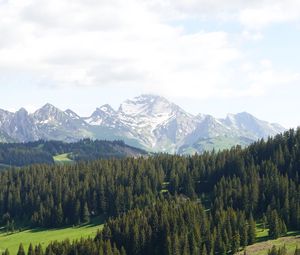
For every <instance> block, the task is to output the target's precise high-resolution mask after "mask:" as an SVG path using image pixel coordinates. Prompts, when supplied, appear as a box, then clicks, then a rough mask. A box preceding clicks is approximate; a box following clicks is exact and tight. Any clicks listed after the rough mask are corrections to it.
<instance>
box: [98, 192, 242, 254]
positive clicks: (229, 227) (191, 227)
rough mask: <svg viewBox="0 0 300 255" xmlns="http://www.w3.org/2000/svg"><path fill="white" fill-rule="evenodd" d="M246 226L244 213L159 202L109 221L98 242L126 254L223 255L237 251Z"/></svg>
mask: <svg viewBox="0 0 300 255" xmlns="http://www.w3.org/2000/svg"><path fill="white" fill-rule="evenodd" d="M244 227H248V226H247V225H246V216H245V214H244V213H243V212H236V211H234V210H233V209H228V210H227V211H224V210H221V211H216V212H214V213H213V214H211V213H207V212H205V210H204V208H203V206H202V205H201V204H199V203H197V202H193V201H189V200H186V199H185V198H177V199H176V200H175V201H173V200H171V201H166V200H162V201H158V202H157V203H156V204H155V205H154V206H150V207H147V208H145V209H143V210H140V209H135V210H132V211H130V212H128V213H126V214H123V215H121V216H119V217H117V218H115V219H112V220H109V221H108V222H107V224H106V225H105V227H104V229H103V231H102V232H101V233H99V234H98V235H97V237H96V241H99V240H110V241H111V242H114V243H116V244H117V246H118V247H121V246H124V248H125V250H126V251H127V254H133V255H134V254H145V255H147V254H149V255H150V254H157V255H159V254H170V255H171V254H222V253H224V254H225V253H226V252H227V251H237V250H238V249H239V247H240V233H241V232H242V231H243V228H244Z"/></svg>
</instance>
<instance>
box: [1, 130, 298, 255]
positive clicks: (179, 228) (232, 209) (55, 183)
mask: <svg viewBox="0 0 300 255" xmlns="http://www.w3.org/2000/svg"><path fill="white" fill-rule="evenodd" d="M299 171H300V129H298V130H296V131H295V130H290V131H288V132H285V133H284V134H281V135H277V136H276V137H274V138H270V139H268V140H267V141H263V140H261V141H258V142H256V143H254V144H253V145H251V146H249V147H248V148H246V149H242V148H241V147H240V146H236V147H233V148H232V149H230V150H224V151H222V152H215V151H213V152H205V153H203V154H201V155H194V156H179V155H167V154H159V155H155V156H151V157H147V158H142V157H141V158H125V159H103V160H96V161H92V162H80V163H77V164H74V165H61V166H51V165H50V166H49V165H34V166H29V167H26V168H22V169H11V170H9V171H3V172H1V173H0V215H2V216H3V217H2V220H3V223H4V224H6V223H7V222H8V223H9V222H12V221H14V222H26V221H27V222H28V221H29V222H30V224H31V225H33V226H47V227H57V226H63V225H68V224H79V223H82V222H86V221H88V220H89V218H90V217H94V216H97V215H103V214H104V215H106V216H107V217H113V218H112V219H111V220H108V222H107V224H106V225H105V227H104V230H103V232H101V233H99V234H98V235H97V237H96V239H95V240H90V241H86V242H88V243H90V245H91V246H94V245H96V244H95V243H97V242H102V243H105V242H109V243H111V245H112V247H113V246H114V245H115V246H116V249H118V250H119V252H121V250H122V248H123V250H124V251H125V252H126V253H127V254H150V253H149V249H150V248H149V247H154V248H153V249H154V253H153V254H199V253H200V254H227V253H233V252H234V251H236V250H238V249H239V248H240V247H244V246H246V245H248V244H251V243H253V242H254V241H255V221H263V222H264V223H265V224H266V225H267V226H268V228H269V235H270V237H271V238H277V237H279V236H281V235H284V234H285V233H286V232H287V231H288V230H299V229H300V185H299V182H300V179H299ZM199 215H200V216H201V217H198V216H199ZM193 226H194V227H193ZM201 231H203V232H201ZM205 236H207V237H205ZM58 245H59V246H64V245H65V243H60V244H58ZM68 245H69V246H70V247H72V249H77V248H76V247H77V246H78V247H79V246H80V244H77V243H75V244H68ZM69 246H68V247H69ZM74 247H75V248H74ZM98 248H99V247H98ZM70 249H71V248H70ZM66 250H67V249H66ZM156 250H157V251H156ZM152 252H153V251H152ZM174 252H175V253H174ZM197 252H198V253H197ZM54 254H58V253H54ZM63 254H73V253H63ZM76 254H77V253H76ZM78 254H94V253H78Z"/></svg>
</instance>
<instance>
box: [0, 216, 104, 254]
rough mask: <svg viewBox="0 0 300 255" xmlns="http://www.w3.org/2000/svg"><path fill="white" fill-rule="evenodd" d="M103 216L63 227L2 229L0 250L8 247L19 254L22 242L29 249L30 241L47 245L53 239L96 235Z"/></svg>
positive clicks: (100, 226) (59, 239)
mask: <svg viewBox="0 0 300 255" xmlns="http://www.w3.org/2000/svg"><path fill="white" fill-rule="evenodd" d="M103 222H104V219H103V218H96V219H94V220H92V221H91V223H89V224H85V225H80V226H75V227H67V228H61V229H42V228H35V229H24V230H22V231H16V232H15V233H12V234H11V233H9V234H7V233H6V231H5V229H4V228H2V229H1V230H0V252H3V251H4V250H5V249H6V248H8V249H9V251H10V254H11V255H15V254H17V251H18V247H19V245H20V243H23V245H24V248H25V250H27V249H28V246H29V244H30V243H32V244H34V245H37V244H39V243H40V244H42V246H43V247H45V246H46V245H47V244H49V243H51V242H52V241H56V240H57V241H63V240H65V239H69V240H77V239H80V238H81V237H83V238H87V237H95V235H96V233H97V231H98V230H99V229H100V230H101V229H102V228H103Z"/></svg>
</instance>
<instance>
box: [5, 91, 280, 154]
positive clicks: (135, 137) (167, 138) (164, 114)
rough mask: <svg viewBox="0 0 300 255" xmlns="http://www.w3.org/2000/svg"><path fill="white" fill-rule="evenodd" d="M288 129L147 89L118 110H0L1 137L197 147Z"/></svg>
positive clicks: (181, 149)
mask: <svg viewBox="0 0 300 255" xmlns="http://www.w3.org/2000/svg"><path fill="white" fill-rule="evenodd" d="M283 131H285V128H284V127H282V126H281V125H279V124H272V123H269V122H266V121H263V120H259V119H257V118H256V117H254V116H253V115H251V114H249V113H247V112H242V113H238V114H228V115H227V117H226V118H224V119H218V118H215V117H213V116H211V115H207V114H199V115H197V116H194V115H192V114H190V113H188V112H186V111H185V110H183V109H182V108H181V107H179V106H178V105H176V104H174V103H172V102H170V101H168V100H167V99H165V98H164V97H161V96H156V95H141V96H138V97H135V98H133V99H130V100H126V101H125V102H123V103H122V104H121V105H120V107H119V108H118V110H115V109H113V108H112V107H111V106H110V105H108V104H105V105H103V106H101V107H98V108H97V109H96V110H95V111H94V112H93V113H92V114H91V116H89V117H81V116H79V115H78V114H76V113H75V112H74V111H72V110H70V109H68V110H66V111H62V110H60V109H58V108H57V107H55V106H53V105H51V104H46V105H44V106H43V107H42V108H40V109H38V110H37V111H36V112H34V113H32V114H29V113H28V112H27V111H26V109H24V108H21V109H20V110H19V111H17V112H15V113H12V112H8V111H5V110H0V141H2V142H12V141H15V142H28V141H36V140H39V139H44V140H60V141H65V142H73V141H78V140H80V139H83V138H92V139H107V140H124V141H125V142H126V143H127V144H129V145H133V146H137V147H140V148H143V149H147V150H150V151H157V152H169V153H195V152H202V151H204V150H211V149H224V148H229V147H231V146H233V145H237V144H240V145H243V146H244V145H248V144H250V143H251V142H253V141H255V140H257V139H260V138H267V137H268V136H274V135H276V134H278V133H281V132H283Z"/></svg>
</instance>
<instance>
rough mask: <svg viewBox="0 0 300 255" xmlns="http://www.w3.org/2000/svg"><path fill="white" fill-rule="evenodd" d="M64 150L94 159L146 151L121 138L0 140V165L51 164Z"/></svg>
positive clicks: (70, 156) (69, 156)
mask: <svg viewBox="0 0 300 255" xmlns="http://www.w3.org/2000/svg"><path fill="white" fill-rule="evenodd" d="M61 154H65V157H66V158H67V159H69V160H74V161H81V160H96V159H103V158H123V157H127V156H130V157H136V156H141V155H146V154H147V153H146V152H145V151H143V150H141V149H137V148H134V147H131V146H128V145H126V144H125V143H124V142H123V141H113V142H111V141H99V140H95V141H93V140H90V139H84V140H81V141H78V142H74V143H65V142H61V141H42V140H40V141H36V142H28V143H0V164H2V166H26V165H30V164H41V163H46V164H53V163H54V156H57V155H61Z"/></svg>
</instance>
